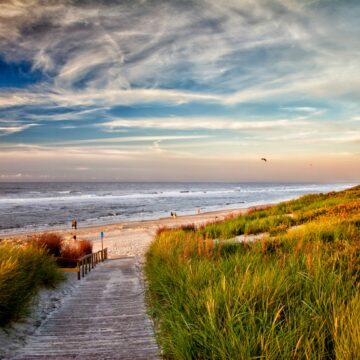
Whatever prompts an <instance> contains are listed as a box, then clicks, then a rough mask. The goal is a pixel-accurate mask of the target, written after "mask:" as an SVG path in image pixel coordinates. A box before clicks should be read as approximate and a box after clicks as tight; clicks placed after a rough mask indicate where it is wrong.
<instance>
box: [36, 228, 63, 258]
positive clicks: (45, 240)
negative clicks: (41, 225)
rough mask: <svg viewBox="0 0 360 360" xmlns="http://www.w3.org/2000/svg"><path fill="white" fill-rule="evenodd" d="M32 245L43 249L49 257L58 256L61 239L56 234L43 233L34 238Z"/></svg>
mask: <svg viewBox="0 0 360 360" xmlns="http://www.w3.org/2000/svg"><path fill="white" fill-rule="evenodd" d="M32 243H33V244H34V245H35V246H37V247H41V248H44V249H45V250H46V251H47V252H48V253H49V254H50V255H54V256H60V253H61V247H62V243H63V237H62V236H61V235H59V234H56V233H44V234H40V235H37V236H35V237H34V238H33V239H32Z"/></svg>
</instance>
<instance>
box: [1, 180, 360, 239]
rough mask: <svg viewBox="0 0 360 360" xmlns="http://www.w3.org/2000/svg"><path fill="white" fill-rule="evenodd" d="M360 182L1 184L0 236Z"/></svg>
mask: <svg viewBox="0 0 360 360" xmlns="http://www.w3.org/2000/svg"><path fill="white" fill-rule="evenodd" d="M354 185H356V184H348V183H346V184H344V183H343V184H310V183H298V184H295V183H205V182H204V183H190V182H187V183H174V182H171V183H170V182H118V183H115V182H111V183H106V182H102V183H99V182H97V183H94V182H92V183H90V182H89V183H87V182H48V183H44V182H42V183H35V182H32V183H30V182H29V183H19V182H18V183H14V182H13V183H5V182H2V183H0V234H7V233H11V232H18V231H19V232H20V231H28V230H48V229H53V228H56V229H63V228H66V227H70V224H71V221H72V219H76V220H77V222H78V226H81V227H82V226H89V225H102V224H112V223H118V222H123V221H132V220H149V219H159V218H164V217H169V216H170V212H176V213H177V215H189V214H195V212H196V210H197V209H200V211H201V212H207V211H215V210H222V209H239V208H246V207H250V206H254V205H260V204H269V203H276V202H280V201H284V200H289V199H294V198H297V197H300V196H301V195H304V194H315V193H326V192H330V191H339V190H342V189H345V188H349V187H351V186H354Z"/></svg>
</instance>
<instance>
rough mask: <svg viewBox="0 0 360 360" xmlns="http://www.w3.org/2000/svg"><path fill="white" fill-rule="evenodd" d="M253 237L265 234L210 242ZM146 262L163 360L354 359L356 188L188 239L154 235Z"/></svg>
mask: <svg viewBox="0 0 360 360" xmlns="http://www.w3.org/2000/svg"><path fill="white" fill-rule="evenodd" d="M290 214H291V216H290ZM294 225H300V226H295V227H294ZM259 232H264V233H268V234H269V235H267V236H266V237H265V238H264V239H263V240H260V241H257V242H254V243H243V244H231V243H225V242H223V243H222V242H220V243H219V244H214V241H212V240H211V239H212V238H220V239H226V238H231V237H233V236H234V235H238V234H243V233H245V234H246V233H248V234H250V233H259ZM146 260H147V261H146V267H145V269H146V275H147V279H148V286H149V288H148V298H149V305H150V311H151V314H152V316H153V317H154V319H155V323H156V327H157V332H158V338H159V342H160V344H161V346H162V349H163V351H164V356H165V358H169V359H355V358H356V357H357V356H358V349H359V348H360V311H359V310H360V292H359V279H360V187H356V188H353V189H350V190H347V191H343V192H339V193H330V194H325V195H323V194H321V195H309V196H305V197H302V198H300V199H298V200H294V201H290V202H287V203H283V204H279V205H277V206H275V207H273V208H271V209H267V210H262V211H258V212H253V213H251V214H249V215H247V216H242V217H239V218H236V219H229V220H227V221H225V222H224V223H217V224H209V225H208V226H205V227H203V228H201V229H198V230H194V231H184V230H172V231H170V230H169V231H163V232H161V233H160V234H159V235H158V236H157V237H156V239H155V240H154V242H153V243H152V245H151V248H150V250H149V251H148V253H147V259H146Z"/></svg>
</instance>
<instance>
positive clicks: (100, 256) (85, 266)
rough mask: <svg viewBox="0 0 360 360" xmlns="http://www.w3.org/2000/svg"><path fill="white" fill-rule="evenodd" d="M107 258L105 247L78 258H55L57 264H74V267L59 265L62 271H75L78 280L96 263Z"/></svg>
mask: <svg viewBox="0 0 360 360" xmlns="http://www.w3.org/2000/svg"><path fill="white" fill-rule="evenodd" d="M107 258H108V251H107V248H105V249H104V250H99V251H97V252H95V253H92V254H88V255H85V256H83V257H81V258H79V259H76V260H74V259H67V258H57V262H58V264H76V267H61V268H60V271H63V272H77V274H78V280H80V279H81V278H82V277H84V276H85V275H86V274H87V273H88V272H90V271H91V269H93V268H94V267H95V266H96V265H97V264H99V263H100V262H103V261H105V260H106V259H107Z"/></svg>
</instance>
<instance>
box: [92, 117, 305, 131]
mask: <svg viewBox="0 0 360 360" xmlns="http://www.w3.org/2000/svg"><path fill="white" fill-rule="evenodd" d="M309 124H310V123H308V122H305V121H294V120H288V119H280V120H267V121H256V120H253V121H241V120H237V119H219V118H218V117H217V118H191V117H190V118H179V117H169V118H160V119H159V118H144V119H115V120H111V121H108V122H104V123H101V124H99V125H98V126H99V127H103V128H105V129H107V130H108V131H112V130H117V129H118V128H147V129H171V130H197V129H202V130H271V129H279V128H281V129H284V128H289V127H290V128H291V127H298V126H304V125H309Z"/></svg>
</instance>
